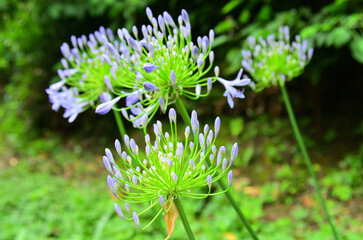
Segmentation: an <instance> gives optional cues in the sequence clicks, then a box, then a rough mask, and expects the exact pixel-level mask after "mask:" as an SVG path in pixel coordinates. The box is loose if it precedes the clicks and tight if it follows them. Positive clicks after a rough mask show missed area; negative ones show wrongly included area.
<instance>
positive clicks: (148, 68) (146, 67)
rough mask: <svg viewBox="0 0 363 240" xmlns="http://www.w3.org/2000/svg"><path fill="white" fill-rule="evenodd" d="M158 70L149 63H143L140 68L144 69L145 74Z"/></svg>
mask: <svg viewBox="0 0 363 240" xmlns="http://www.w3.org/2000/svg"><path fill="white" fill-rule="evenodd" d="M158 68H159V66H156V65H154V64H151V63H144V65H143V66H142V69H144V70H145V72H147V73H151V72H153V71H154V70H155V69H158Z"/></svg>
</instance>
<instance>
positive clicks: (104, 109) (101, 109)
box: [96, 97, 121, 115]
mask: <svg viewBox="0 0 363 240" xmlns="http://www.w3.org/2000/svg"><path fill="white" fill-rule="evenodd" d="M120 99H121V97H117V98H115V99H113V100H111V101H108V102H104V103H101V104H100V105H98V106H97V107H96V113H98V114H101V115H104V114H106V113H108V112H109V111H110V110H111V109H112V108H113V105H115V104H116V103H117V102H118V101H120Z"/></svg>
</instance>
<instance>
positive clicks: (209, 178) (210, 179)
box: [207, 175, 212, 188]
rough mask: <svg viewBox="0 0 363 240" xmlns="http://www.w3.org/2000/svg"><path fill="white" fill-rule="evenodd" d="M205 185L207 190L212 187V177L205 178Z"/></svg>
mask: <svg viewBox="0 0 363 240" xmlns="http://www.w3.org/2000/svg"><path fill="white" fill-rule="evenodd" d="M207 184H208V187H209V188H211V187H212V176H211V175H208V177H207Z"/></svg>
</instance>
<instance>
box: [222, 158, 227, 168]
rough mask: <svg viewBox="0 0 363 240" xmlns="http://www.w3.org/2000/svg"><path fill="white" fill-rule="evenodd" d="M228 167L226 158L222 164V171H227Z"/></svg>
mask: <svg viewBox="0 0 363 240" xmlns="http://www.w3.org/2000/svg"><path fill="white" fill-rule="evenodd" d="M226 167H227V158H224V159H223V162H222V169H223V170H225V169H226Z"/></svg>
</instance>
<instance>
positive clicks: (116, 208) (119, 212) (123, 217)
mask: <svg viewBox="0 0 363 240" xmlns="http://www.w3.org/2000/svg"><path fill="white" fill-rule="evenodd" d="M114 207H115V212H116V213H117V215H119V216H120V217H121V218H122V219H126V218H125V216H124V214H123V212H122V210H121V208H120V206H119V205H117V203H114Z"/></svg>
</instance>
